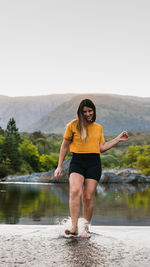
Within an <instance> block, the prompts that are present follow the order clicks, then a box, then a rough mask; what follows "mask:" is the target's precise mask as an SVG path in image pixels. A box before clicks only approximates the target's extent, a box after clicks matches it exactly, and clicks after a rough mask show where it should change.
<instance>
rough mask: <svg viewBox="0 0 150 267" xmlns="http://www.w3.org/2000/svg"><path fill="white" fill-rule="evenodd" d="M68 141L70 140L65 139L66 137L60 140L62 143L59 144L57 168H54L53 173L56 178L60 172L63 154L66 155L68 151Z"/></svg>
mask: <svg viewBox="0 0 150 267" xmlns="http://www.w3.org/2000/svg"><path fill="white" fill-rule="evenodd" d="M70 143H71V141H70V140H67V139H64V140H63V142H62V145H61V148H60V154H59V162H58V166H57V169H56V170H55V173H54V177H55V178H57V179H58V178H59V176H60V173H61V170H62V164H63V161H64V158H65V156H66V154H67V152H68V149H69V145H70Z"/></svg>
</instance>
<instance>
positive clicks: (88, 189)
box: [55, 99, 128, 238]
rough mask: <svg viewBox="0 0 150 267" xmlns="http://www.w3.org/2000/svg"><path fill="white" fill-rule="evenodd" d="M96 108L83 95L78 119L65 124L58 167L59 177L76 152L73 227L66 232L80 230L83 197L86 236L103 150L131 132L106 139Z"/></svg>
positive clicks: (72, 165)
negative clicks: (68, 157) (69, 158)
mask: <svg viewBox="0 0 150 267" xmlns="http://www.w3.org/2000/svg"><path fill="white" fill-rule="evenodd" d="M95 120H96V108H95V105H94V103H93V102H92V101H91V100H90V99H84V100H82V101H81V103H80V104H79V107H78V110H77V119H76V120H73V121H71V122H70V123H69V124H68V125H67V128H66V131H65V134H64V139H63V142H62V145H61V149H60V156H59V163H58V167H57V169H56V170H55V177H56V178H57V179H58V178H59V176H60V174H61V170H62V163H63V160H64V158H65V156H66V154H67V152H68V148H69V146H70V152H72V153H73V156H72V160H71V163H70V167H69V185H70V200H69V207H70V216H71V220H72V227H71V229H69V230H68V229H66V230H65V233H66V234H67V235H77V234H78V217H79V213H80V199H81V197H82V206H83V218H84V219H85V220H86V222H87V224H86V225H85V231H84V234H83V237H85V238H86V237H89V233H88V226H87V225H88V224H89V223H90V221H91V218H92V213H93V202H94V195H95V191H96V187H97V185H98V182H99V180H100V177H101V161H100V153H102V152H104V151H106V150H108V149H110V148H112V147H113V146H114V145H116V144H117V143H118V142H120V141H126V140H128V133H127V132H125V131H124V132H122V133H121V134H120V135H118V136H117V137H116V138H115V139H113V140H111V141H109V142H105V140H104V136H103V128H102V126H101V125H100V124H97V123H96V122H95Z"/></svg>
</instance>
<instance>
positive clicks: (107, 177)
mask: <svg viewBox="0 0 150 267" xmlns="http://www.w3.org/2000/svg"><path fill="white" fill-rule="evenodd" d="M69 163H70V158H69V159H68V160H66V161H64V163H63V168H62V173H61V177H60V178H59V180H57V179H56V178H55V177H54V170H50V171H49V172H40V173H32V174H28V175H22V176H13V175H9V176H7V177H4V178H2V179H1V180H0V182H3V183H4V182H7V183H14V182H26V183H68V167H69ZM104 183H107V184H108V183H115V184H119V183H123V184H126V183H129V184H137V183H150V176H146V175H144V174H139V173H138V172H137V170H136V169H133V168H128V169H120V170H116V169H114V170H104V171H103V172H102V176H101V179H100V184H104Z"/></svg>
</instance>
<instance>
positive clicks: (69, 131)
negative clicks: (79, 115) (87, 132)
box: [64, 123, 73, 140]
mask: <svg viewBox="0 0 150 267" xmlns="http://www.w3.org/2000/svg"><path fill="white" fill-rule="evenodd" d="M72 137H73V133H72V127H71V123H69V124H67V126H66V131H65V133H64V138H65V139H68V140H72Z"/></svg>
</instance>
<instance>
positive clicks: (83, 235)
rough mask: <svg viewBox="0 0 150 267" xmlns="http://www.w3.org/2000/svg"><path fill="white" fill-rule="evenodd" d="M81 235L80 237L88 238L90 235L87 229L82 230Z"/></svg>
mask: <svg viewBox="0 0 150 267" xmlns="http://www.w3.org/2000/svg"><path fill="white" fill-rule="evenodd" d="M81 237H82V238H90V237H91V235H90V233H88V232H87V231H84V232H83V233H82V235H81Z"/></svg>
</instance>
